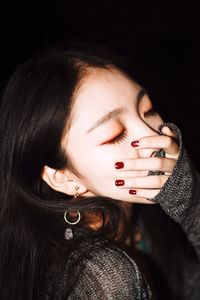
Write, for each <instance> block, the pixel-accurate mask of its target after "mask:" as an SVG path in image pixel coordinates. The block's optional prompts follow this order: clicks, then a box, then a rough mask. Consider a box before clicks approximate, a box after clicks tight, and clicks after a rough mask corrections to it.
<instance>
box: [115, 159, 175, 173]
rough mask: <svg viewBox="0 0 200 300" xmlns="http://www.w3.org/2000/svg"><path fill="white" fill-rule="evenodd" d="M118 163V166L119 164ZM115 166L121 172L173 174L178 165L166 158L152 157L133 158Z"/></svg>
mask: <svg viewBox="0 0 200 300" xmlns="http://www.w3.org/2000/svg"><path fill="white" fill-rule="evenodd" d="M117 163H118V164H117ZM117 163H116V164H115V166H120V167H121V168H118V170H119V171H120V172H122V171H123V172H124V171H133V170H134V171H149V170H151V171H163V172H169V173H171V172H172V171H173V168H174V166H175V164H176V160H175V159H172V158H164V157H162V158H161V157H151V158H133V159H126V160H124V161H123V162H117Z"/></svg>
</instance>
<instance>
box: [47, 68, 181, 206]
mask: <svg viewBox="0 0 200 300" xmlns="http://www.w3.org/2000/svg"><path fill="white" fill-rule="evenodd" d="M111 112H112V113H111ZM109 113H110V115H109V116H110V117H109V118H108V114H109ZM105 116H107V117H105ZM102 118H104V119H102ZM99 120H101V121H103V122H100V121H99ZM97 122H98V123H97ZM163 122H164V121H163V120H162V118H161V116H160V115H159V114H158V113H157V112H155V111H154V110H153V106H152V102H151V101H150V99H149V97H148V95H147V94H146V93H144V92H143V91H142V88H141V86H139V85H138V84H136V83H135V82H134V81H133V80H132V79H130V78H129V77H127V76H126V75H125V74H124V73H122V72H121V71H119V70H118V69H116V68H114V67H110V68H109V69H108V70H105V69H100V68H94V69H90V70H89V72H88V73H87V74H86V75H85V77H84V78H83V80H82V81H81V86H80V88H79V89H78V91H77V93H76V95H75V103H74V107H73V116H72V124H71V127H70V129H69V130H68V131H67V132H66V133H65V136H64V137H63V140H62V147H63V149H64V150H65V152H66V155H67V157H68V159H69V160H70V161H71V162H72V164H73V166H74V168H75V170H76V171H78V173H79V174H80V175H76V174H74V173H73V172H72V171H70V170H68V169H65V170H54V169H51V168H49V167H48V166H45V168H44V171H43V174H42V177H43V180H45V181H46V182H47V183H48V184H49V185H50V186H51V187H52V188H53V189H55V190H57V191H61V192H63V193H66V194H68V195H74V194H75V193H76V190H75V187H77V186H78V187H79V189H78V193H79V194H80V196H81V197H83V198H84V197H95V196H104V197H110V198H112V199H116V200H121V201H125V202H126V203H134V202H139V203H146V204H152V203H153V201H151V200H149V199H152V198H154V197H155V196H156V195H157V194H158V193H159V191H160V190H161V188H162V187H163V185H164V184H165V182H166V181H167V179H168V178H169V176H171V174H172V172H173V168H174V166H175V164H176V161H177V158H178V155H179V147H178V145H177V144H176V142H175V141H174V139H173V136H174V134H173V132H172V131H171V130H170V129H169V128H168V127H164V128H163V129H162V131H163V133H164V134H165V135H160V134H159V133H158V127H159V126H160V125H161V124H162V123H163ZM133 141H137V142H136V143H135V145H136V147H133V146H132V145H131V144H132V142H133ZM160 149H164V151H165V155H166V157H165V158H159V157H153V156H152V153H153V152H154V151H158V150H160ZM117 162H118V163H119V162H120V163H123V164H121V166H122V165H123V167H122V168H120V169H117V168H116V163H117ZM150 170H151V171H163V172H165V175H159V176H148V172H149V171H150ZM116 180H120V181H121V183H122V182H123V185H121V186H119V185H118V186H117V185H116ZM130 190H132V191H134V192H132V193H130Z"/></svg>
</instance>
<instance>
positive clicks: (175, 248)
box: [0, 45, 200, 300]
mask: <svg viewBox="0 0 200 300" xmlns="http://www.w3.org/2000/svg"><path fill="white" fill-rule="evenodd" d="M0 132H1V134H0V138H1V141H0V154H1V162H0V182H1V185H0V201H1V202H0V203H1V204H0V251H1V255H0V299H6V300H7V299H20V300H22V299H26V300H29V299H30V300H31V299H34V300H36V299H123V300H124V299H188V298H187V297H190V299H198V297H199V291H200V288H199V282H200V281H199V277H200V272H199V265H198V262H199V260H198V259H199V247H200V242H199V241H200V224H199V214H200V212H199V208H200V205H199V177H198V174H197V173H196V171H195V170H193V167H192V165H191V163H190V161H189V159H188V157H187V154H186V152H185V150H184V148H183V146H182V139H181V134H180V131H179V129H178V128H177V127H176V126H175V125H174V124H171V123H164V121H163V120H162V118H161V116H160V115H159V114H158V113H157V112H156V111H155V110H154V108H153V106H152V102H151V100H150V99H149V96H148V94H147V92H146V91H145V89H144V88H142V87H141V86H140V85H139V84H138V83H137V82H136V81H135V80H134V79H133V78H131V77H130V76H129V75H128V73H126V72H125V70H124V69H123V65H122V64H121V61H120V59H119V58H118V57H117V56H115V55H113V53H111V52H109V51H108V50H106V49H105V48H104V47H100V46H94V45H88V46H87V45H85V46H84V45H82V46H80V45H79V46H78V47H74V48H69V49H67V50H58V49H57V50H56V49H55V50H52V51H48V52H47V53H45V54H43V55H41V56H38V57H37V58H34V59H31V60H29V61H27V62H25V63H24V64H22V65H21V66H19V67H18V69H17V70H16V71H15V72H14V74H13V75H12V76H11V78H10V80H9V82H8V84H7V86H6V88H5V90H4V95H3V99H2V101H1V107H0ZM140 204H142V205H140ZM144 204H151V205H144ZM144 207H147V209H146V210H145V208H144ZM183 230H184V231H185V233H186V234H187V238H186V236H185V234H184V231H183ZM138 231H139V232H138ZM138 235H139V236H142V241H144V243H145V251H146V252H145V251H143V252H140V251H138V249H137V248H136V247H134V245H135V244H136V239H137V237H138ZM189 241H190V242H189ZM186 246H187V249H186V248H184V247H186ZM140 253H143V254H140Z"/></svg>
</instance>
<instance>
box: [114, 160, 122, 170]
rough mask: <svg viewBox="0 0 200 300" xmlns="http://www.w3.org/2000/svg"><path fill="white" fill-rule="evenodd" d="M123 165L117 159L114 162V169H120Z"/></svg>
mask: <svg viewBox="0 0 200 300" xmlns="http://www.w3.org/2000/svg"><path fill="white" fill-rule="evenodd" d="M123 167H124V163H123V162H121V161H118V162H116V163H115V168H116V169H122V168H123Z"/></svg>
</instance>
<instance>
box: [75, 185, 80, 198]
mask: <svg viewBox="0 0 200 300" xmlns="http://www.w3.org/2000/svg"><path fill="white" fill-rule="evenodd" d="M75 190H76V193H75V194H74V198H77V197H78V196H79V193H78V192H77V191H78V190H79V186H75Z"/></svg>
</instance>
